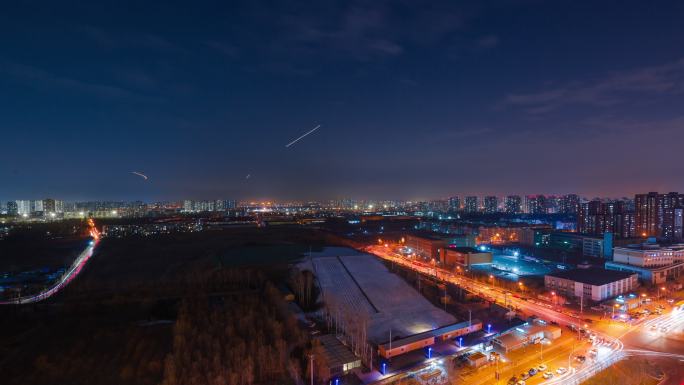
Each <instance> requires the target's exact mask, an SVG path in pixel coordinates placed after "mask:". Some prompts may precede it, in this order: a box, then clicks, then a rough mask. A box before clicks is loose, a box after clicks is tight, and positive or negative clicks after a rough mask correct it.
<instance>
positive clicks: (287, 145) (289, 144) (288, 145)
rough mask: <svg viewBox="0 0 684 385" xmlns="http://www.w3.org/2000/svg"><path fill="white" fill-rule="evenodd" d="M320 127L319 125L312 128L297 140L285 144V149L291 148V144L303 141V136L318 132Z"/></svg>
mask: <svg viewBox="0 0 684 385" xmlns="http://www.w3.org/2000/svg"><path fill="white" fill-rule="evenodd" d="M320 127H321V125H320V124H319V125H317V126H316V127H314V128H313V130H311V131H309V132H307V133H306V134H304V135H302V136H300V137H299V138H297V139H295V140H293V141H291V142H290V143H288V144H286V145H285V147H290V146H292V145H293V144H295V143H297V142H299V141H300V140H301V139H303V138H304V137H305V136H307V135H309V134H311V133H312V132H314V131H316V130H318V129H319V128H320Z"/></svg>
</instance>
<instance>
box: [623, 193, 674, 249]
mask: <svg viewBox="0 0 684 385" xmlns="http://www.w3.org/2000/svg"><path fill="white" fill-rule="evenodd" d="M683 208H684V194H679V193H676V192H671V193H667V194H659V193H657V192H649V193H648V194H637V195H636V196H635V197H634V210H635V218H636V227H637V232H638V233H639V235H641V236H649V237H662V238H665V239H673V240H681V239H682V235H681V234H682V224H681V215H682V209H683Z"/></svg>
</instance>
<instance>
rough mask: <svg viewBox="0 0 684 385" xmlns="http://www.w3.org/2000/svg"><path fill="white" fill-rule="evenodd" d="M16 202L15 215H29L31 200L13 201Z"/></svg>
mask: <svg viewBox="0 0 684 385" xmlns="http://www.w3.org/2000/svg"><path fill="white" fill-rule="evenodd" d="M15 202H16V204H17V215H22V216H28V215H31V201H28V200H19V201H15Z"/></svg>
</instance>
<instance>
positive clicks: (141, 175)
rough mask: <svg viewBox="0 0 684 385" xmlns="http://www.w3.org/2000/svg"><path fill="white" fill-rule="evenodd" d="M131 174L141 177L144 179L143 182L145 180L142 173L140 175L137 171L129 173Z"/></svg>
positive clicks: (145, 177) (145, 176)
mask: <svg viewBox="0 0 684 385" xmlns="http://www.w3.org/2000/svg"><path fill="white" fill-rule="evenodd" d="M131 174H133V175H137V176H139V177H142V178H144V179H145V180H147V175H145V174H143V173H141V172H138V171H131Z"/></svg>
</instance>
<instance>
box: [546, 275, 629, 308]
mask: <svg viewBox="0 0 684 385" xmlns="http://www.w3.org/2000/svg"><path fill="white" fill-rule="evenodd" d="M544 286H545V287H546V288H547V289H548V290H551V291H555V292H557V293H559V294H560V295H564V296H567V297H576V298H582V299H583V300H591V301H595V302H599V301H603V300H606V299H608V298H612V297H616V296H618V295H620V294H625V293H627V292H630V291H632V290H634V289H636V288H637V287H639V280H638V276H637V274H635V273H630V272H622V271H614V270H606V269H597V268H588V269H574V270H567V271H558V272H554V273H550V274H547V275H545V276H544Z"/></svg>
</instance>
